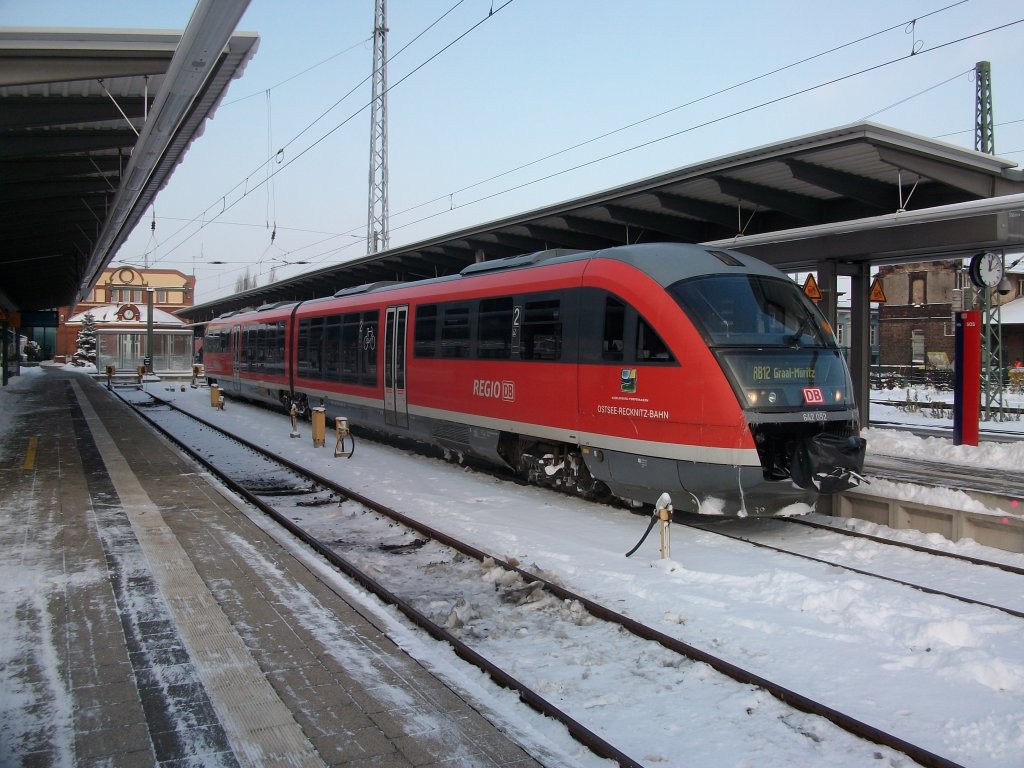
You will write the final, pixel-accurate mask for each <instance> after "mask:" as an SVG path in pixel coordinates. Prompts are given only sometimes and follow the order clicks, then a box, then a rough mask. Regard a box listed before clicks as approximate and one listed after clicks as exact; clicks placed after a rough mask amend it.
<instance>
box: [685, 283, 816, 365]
mask: <svg viewBox="0 0 1024 768" xmlns="http://www.w3.org/2000/svg"><path fill="white" fill-rule="evenodd" d="M669 293H671V294H672V295H673V296H674V297H675V299H676V301H678V302H679V304H680V305H681V306H682V308H683V310H684V311H685V312H686V314H687V315H688V316H689V317H690V319H691V320H692V321H693V323H694V325H696V326H697V328H699V329H700V330H701V331H702V332H703V333H704V336H705V338H707V339H708V342H709V344H710V345H711V346H713V347H721V346H743V347H749V346H783V347H790V348H797V347H834V346H835V341H834V339H833V338H832V330H831V329H830V328H829V326H828V323H827V322H825V319H824V318H823V317H822V316H821V313H819V312H818V310H817V309H816V308H815V307H814V305H812V304H811V303H810V301H809V300H808V299H807V298H806V297H805V296H804V295H803V292H802V291H801V290H800V288H799V287H798V286H797V285H796V283H793V282H791V281H789V280H785V279H779V278H771V277H762V276H759V275H711V276H708V277H701V278H697V279H695V280H687V281H684V282H680V283H676V284H675V285H673V286H671V287H670V288H669Z"/></svg>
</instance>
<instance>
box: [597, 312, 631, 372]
mask: <svg viewBox="0 0 1024 768" xmlns="http://www.w3.org/2000/svg"><path fill="white" fill-rule="evenodd" d="M625 338H626V305H625V304H623V303H622V302H621V301H619V300H618V299H613V298H612V297H611V296H608V297H606V298H605V301H604V342H603V343H602V345H601V358H602V359H603V360H613V361H619V360H622V355H623V350H624V349H625V346H626V345H625Z"/></svg>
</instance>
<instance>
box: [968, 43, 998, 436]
mask: <svg viewBox="0 0 1024 768" xmlns="http://www.w3.org/2000/svg"><path fill="white" fill-rule="evenodd" d="M974 85H975V91H974V148H975V149H976V150H978V151H979V152H985V153H986V154H989V155H994V154H995V153H996V137H995V122H994V119H993V116H992V67H991V65H990V64H989V62H987V61H979V62H978V63H977V64H976V65H975V67H974ZM999 258H1000V259H1003V258H1005V255H1004V254H1003V253H1002V252H1000V254H999ZM993 290H995V289H994V288H981V289H980V292H981V297H980V298H981V307H982V317H981V328H982V337H981V392H982V396H981V406H982V415H983V417H984V418H985V419H986V420H989V419H993V418H994V419H995V420H996V421H1002V420H1003V416H1002V414H1003V411H1002V405H1003V369H1002V349H1001V347H1002V338H1003V327H1002V319H1003V313H1002V308H1001V306H1000V302H999V300H998V299H997V298H996V297H994V296H993V295H992V292H993Z"/></svg>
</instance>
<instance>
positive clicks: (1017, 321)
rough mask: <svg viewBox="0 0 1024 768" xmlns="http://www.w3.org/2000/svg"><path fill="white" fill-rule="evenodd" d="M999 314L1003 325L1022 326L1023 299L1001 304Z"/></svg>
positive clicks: (1023, 322) (1023, 313)
mask: <svg viewBox="0 0 1024 768" xmlns="http://www.w3.org/2000/svg"><path fill="white" fill-rule="evenodd" d="M1000 314H1001V319H1002V323H1003V325H1024V297H1021V298H1019V299H1014V300H1013V301H1009V302H1007V303H1006V304H1003V308H1002V312H1001V313H1000Z"/></svg>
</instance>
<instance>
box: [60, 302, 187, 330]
mask: <svg viewBox="0 0 1024 768" xmlns="http://www.w3.org/2000/svg"><path fill="white" fill-rule="evenodd" d="M86 315H92V317H93V320H95V321H96V325H98V326H99V325H117V326H118V327H121V328H123V327H136V326H138V327H145V326H146V325H147V324H148V323H149V315H148V314H147V312H146V305H145V304H107V305H105V306H102V307H92V308H90V309H87V310H85V311H84V312H79V313H78V314H76V315H72V316H71V317H70V318H68V321H67V325H76V324H79V325H80V324H81V323H82V322H83V321H84V318H85V316H86ZM153 325H154V326H161V327H168V326H173V327H175V328H183V327H185V325H186V323H185V322H184V321H183V320H181V319H180V318H178V317H175V316H174V315H172V314H171V313H170V312H165V311H164V310H162V309H160V308H159V307H153Z"/></svg>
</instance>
